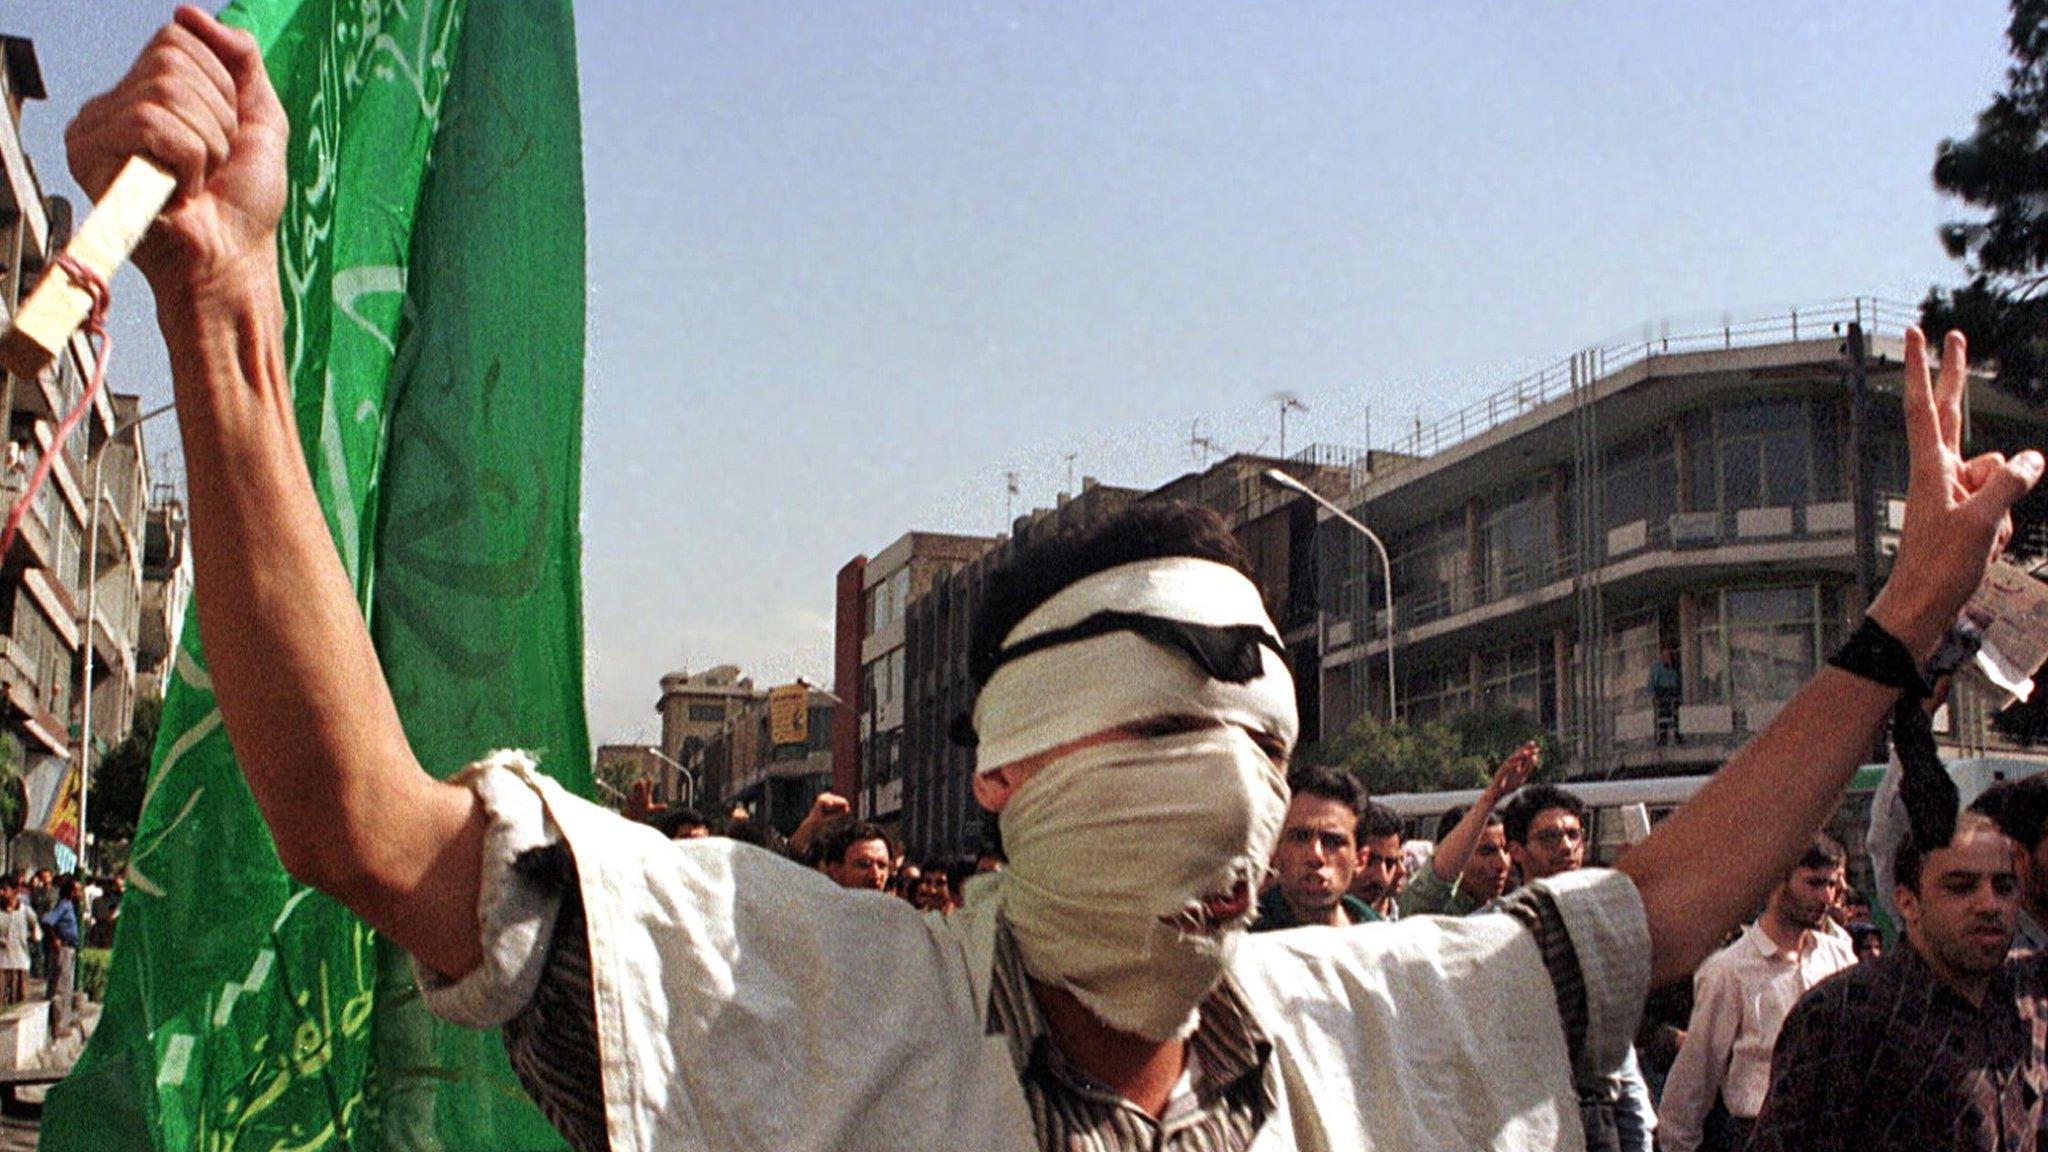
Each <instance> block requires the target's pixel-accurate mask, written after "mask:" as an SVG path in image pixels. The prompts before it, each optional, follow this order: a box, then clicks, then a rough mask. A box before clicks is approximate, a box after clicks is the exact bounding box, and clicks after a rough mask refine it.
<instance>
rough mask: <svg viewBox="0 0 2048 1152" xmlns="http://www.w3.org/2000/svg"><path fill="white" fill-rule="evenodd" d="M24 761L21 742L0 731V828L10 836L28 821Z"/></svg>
mask: <svg viewBox="0 0 2048 1152" xmlns="http://www.w3.org/2000/svg"><path fill="white" fill-rule="evenodd" d="M26 763H27V758H26V757H25V756H23V755H22V751H21V742H20V741H19V740H16V739H15V738H14V737H13V736H11V735H6V734H4V733H0V828H4V829H6V832H7V835H8V836H10V837H12V836H16V835H19V834H20V832H21V828H22V825H23V824H25V823H27V822H28V785H27V782H26V781H24V780H23V779H22V768H23V765H25V764H26Z"/></svg>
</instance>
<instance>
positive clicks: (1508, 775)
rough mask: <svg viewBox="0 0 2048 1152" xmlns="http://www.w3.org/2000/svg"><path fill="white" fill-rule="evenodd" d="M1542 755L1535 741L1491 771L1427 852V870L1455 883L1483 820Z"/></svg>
mask: <svg viewBox="0 0 2048 1152" xmlns="http://www.w3.org/2000/svg"><path fill="white" fill-rule="evenodd" d="M1542 758H1543V753H1542V751H1541V750H1540V749H1539V748H1538V747H1537V745H1536V742H1535V741H1533V740H1532V741H1530V742H1528V743H1527V744H1524V745H1522V746H1521V747H1520V748H1517V749H1515V750H1514V751H1513V752H1512V753H1510V754H1509V755H1508V758H1507V759H1506V760H1503V761H1501V763H1500V767H1498V768H1496V769H1494V770H1493V778H1492V779H1491V780H1488V781H1487V782H1486V787H1485V788H1484V789H1483V790H1481V791H1480V793H1479V799H1477V800H1474V801H1473V802H1472V806H1471V807H1470V808H1467V809H1465V814H1464V815H1463V816H1460V817H1459V818H1458V822H1457V823H1456V824H1454V825H1452V826H1451V830H1450V831H1449V832H1448V833H1446V834H1445V836H1444V839H1443V843H1441V844H1438V845H1437V846H1436V851H1435V852H1433V853H1431V854H1430V857H1429V869H1430V871H1432V872H1434V873H1436V875H1437V879H1439V880H1442V881H1443V882H1444V883H1446V884H1450V883H1455V882H1456V881H1457V879H1458V877H1460V876H1462V875H1464V873H1465V865H1466V864H1467V863H1469V862H1470V861H1471V859H1472V853H1473V852H1475V851H1477V850H1478V848H1479V837H1480V834H1481V833H1483V832H1485V831H1486V823H1487V821H1488V820H1489V819H1490V818H1492V816H1493V810H1494V809H1495V808H1497V807H1499V806H1500V802H1501V800H1502V799H1503V798H1505V797H1506V796H1507V795H1508V794H1509V793H1511V792H1513V791H1514V790H1515V789H1517V788H1520V787H1521V786H1522V785H1523V784H1525V783H1527V782H1528V779H1529V774H1530V773H1531V772H1534V771H1535V770H1536V766H1537V764H1539V763H1541V761H1542Z"/></svg>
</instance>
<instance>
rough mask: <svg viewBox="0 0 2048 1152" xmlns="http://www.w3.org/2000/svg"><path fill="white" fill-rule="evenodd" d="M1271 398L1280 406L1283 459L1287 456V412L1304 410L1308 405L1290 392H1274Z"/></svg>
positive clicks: (1281, 453)
mask: <svg viewBox="0 0 2048 1152" xmlns="http://www.w3.org/2000/svg"><path fill="white" fill-rule="evenodd" d="M1271 399H1272V401H1273V402H1274V403H1275V404H1278V405H1279V406H1280V458H1281V459H1283V460H1284V459H1286V458H1287V413H1288V412H1290V411H1293V412H1306V411H1308V405H1306V404H1303V403H1302V402H1301V397H1299V396H1296V395H1295V394H1294V393H1292V392H1275V393H1273V395H1272V397H1271Z"/></svg>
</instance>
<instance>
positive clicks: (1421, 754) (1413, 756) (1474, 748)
mask: <svg viewBox="0 0 2048 1152" xmlns="http://www.w3.org/2000/svg"><path fill="white" fill-rule="evenodd" d="M1527 740H1535V741H1537V742H1538V743H1540V744H1542V745H1543V746H1544V748H1543V768H1542V770H1541V771H1539V772H1538V773H1537V774H1536V778H1537V779H1552V778H1555V777H1557V776H1559V775H1561V774H1562V766H1561V765H1560V764H1559V762H1558V757H1557V755H1556V748H1555V747H1554V745H1553V742H1552V741H1551V739H1550V736H1549V735H1548V734H1547V733H1545V732H1544V731H1543V728H1542V726H1541V725H1539V724H1537V723H1536V722H1535V721H1534V720H1532V719H1531V718H1530V717H1529V716H1528V714H1527V713H1524V712H1518V711H1514V710H1512V709H1503V708H1481V709H1474V710H1472V711H1469V712H1462V713H1459V714H1458V715H1456V716H1453V717H1450V718H1448V719H1443V720H1429V721H1425V722H1423V723H1420V724H1408V723H1406V722H1405V721H1403V722H1396V723H1392V724H1388V723H1385V722H1383V721H1381V720H1379V719H1376V718H1374V717H1370V716H1368V717H1366V718H1365V719H1362V720H1360V721H1359V722H1358V723H1356V724H1354V725H1352V727H1351V729H1350V730H1349V731H1347V732H1345V733H1344V734H1343V735H1342V736H1339V737H1337V738H1336V739H1334V740H1329V741H1326V742H1324V743H1323V744H1321V745H1319V746H1316V747H1313V748H1310V749H1308V750H1307V753H1306V755H1304V756H1301V757H1298V758H1297V759H1298V760H1299V762H1300V763H1303V764H1328V765H1330V766H1332V767H1337V768H1345V769H1348V770H1350V771H1351V772H1354V773H1356V774H1357V775H1358V777H1359V779H1361V780H1363V781H1364V782H1365V786H1366V787H1367V788H1368V789H1369V790H1370V791H1371V792H1372V794H1373V795H1375V796H1378V795H1382V794H1386V793H1393V792H1455V791H1458V790H1460V789H1466V788H1483V787H1485V786H1486V781H1487V780H1488V778H1490V777H1491V776H1492V775H1493V770H1494V769H1495V768H1497V767H1499V765H1500V762H1501V761H1503V760H1505V759H1507V758H1508V754H1509V753H1510V752H1513V751H1514V750H1515V749H1516V748H1517V747H1519V746H1520V745H1521V744H1522V743H1523V742H1524V741H1527Z"/></svg>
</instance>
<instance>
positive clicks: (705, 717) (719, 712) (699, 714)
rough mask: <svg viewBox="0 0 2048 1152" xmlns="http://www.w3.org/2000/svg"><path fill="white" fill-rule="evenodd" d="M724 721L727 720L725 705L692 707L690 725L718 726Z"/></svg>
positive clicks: (696, 705) (698, 705)
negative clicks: (717, 724)
mask: <svg viewBox="0 0 2048 1152" xmlns="http://www.w3.org/2000/svg"><path fill="white" fill-rule="evenodd" d="M723 719H725V705H723V704H692V705H690V723H692V724H716V723H718V722H719V721H721V720H723Z"/></svg>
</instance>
